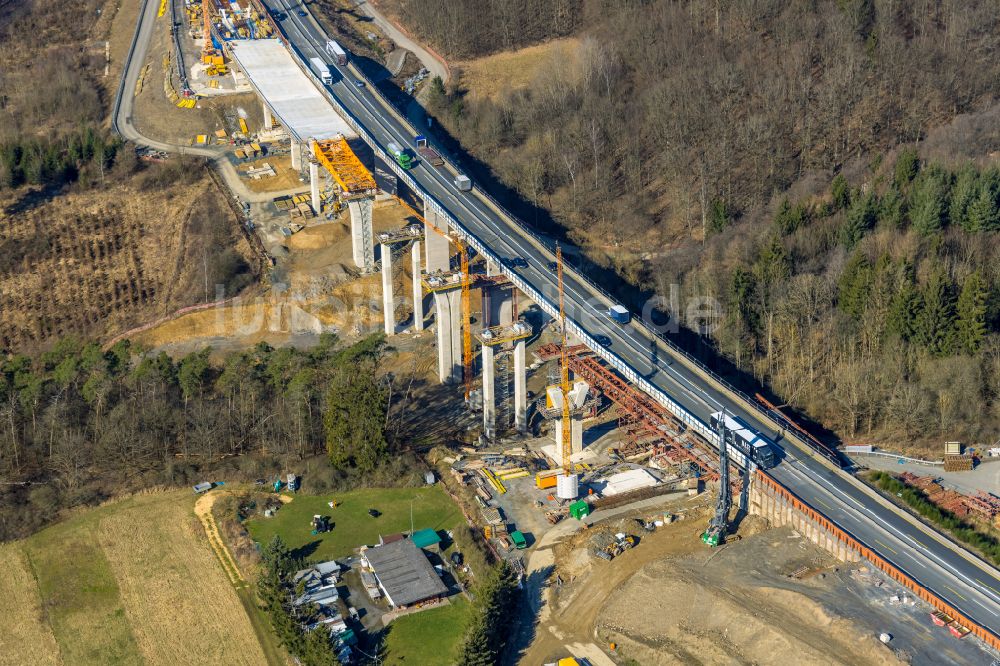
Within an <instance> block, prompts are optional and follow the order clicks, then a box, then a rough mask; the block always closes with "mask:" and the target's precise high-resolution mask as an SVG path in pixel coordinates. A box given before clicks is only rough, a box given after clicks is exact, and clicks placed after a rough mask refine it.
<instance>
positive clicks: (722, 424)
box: [701, 411, 750, 547]
mask: <svg viewBox="0 0 1000 666" xmlns="http://www.w3.org/2000/svg"><path fill="white" fill-rule="evenodd" d="M749 466H750V465H749V461H748V462H747V467H748V468H749ZM732 505H733V495H732V492H731V490H730V488H729V443H728V442H727V441H726V412H725V411H723V412H722V418H720V419H719V501H718V502H717V503H716V505H715V515H714V516H712V520H711V521H710V522H709V523H708V529H707V530H705V533H704V534H702V535H701V540H702V541H703V542H705V543H706V544H707V545H709V546H713V547H714V546H718V545H719V544H720V543H722V542H723V541H724V540H725V537H726V523H727V522H728V520H729V509H730V508H731V507H732Z"/></svg>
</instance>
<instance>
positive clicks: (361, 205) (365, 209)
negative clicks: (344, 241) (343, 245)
mask: <svg viewBox="0 0 1000 666" xmlns="http://www.w3.org/2000/svg"><path fill="white" fill-rule="evenodd" d="M374 201H375V200H374V198H373V197H358V198H356V199H350V200H349V201H348V202H347V209H348V211H350V214H351V251H352V254H353V257H354V265H355V266H357V267H358V268H360V269H361V270H362V271H364V272H365V273H371V272H372V271H373V270H374V269H375V239H374V237H373V236H372V208H373V207H374Z"/></svg>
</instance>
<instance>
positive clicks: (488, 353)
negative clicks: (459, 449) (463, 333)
mask: <svg viewBox="0 0 1000 666" xmlns="http://www.w3.org/2000/svg"><path fill="white" fill-rule="evenodd" d="M495 356H496V350H495V349H494V348H493V347H492V346H490V345H483V435H484V436H485V437H486V439H487V440H488V441H491V442H492V441H493V440H494V439H495V438H496V434H497V399H496V363H495Z"/></svg>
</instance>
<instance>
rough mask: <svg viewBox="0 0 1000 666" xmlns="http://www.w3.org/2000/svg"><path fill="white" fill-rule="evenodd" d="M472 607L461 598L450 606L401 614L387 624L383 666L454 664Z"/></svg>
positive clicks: (456, 599) (454, 598)
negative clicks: (391, 665) (388, 665)
mask: <svg viewBox="0 0 1000 666" xmlns="http://www.w3.org/2000/svg"><path fill="white" fill-rule="evenodd" d="M471 608H472V606H471V605H470V604H469V602H468V601H466V600H465V598H464V597H461V596H455V597H452V598H451V604H450V605H448V606H442V607H441V608H434V609H432V610H426V611H421V612H419V613H414V614H413V615H404V616H403V617H401V618H399V619H398V620H394V621H393V622H392V624H390V625H389V635H388V637H387V638H386V642H385V656H386V658H385V662H383V663H385V664H454V663H457V662H458V650H459V647H460V646H461V644H462V636H463V634H464V633H465V623H466V622H467V621H468V617H469V611H470V610H471Z"/></svg>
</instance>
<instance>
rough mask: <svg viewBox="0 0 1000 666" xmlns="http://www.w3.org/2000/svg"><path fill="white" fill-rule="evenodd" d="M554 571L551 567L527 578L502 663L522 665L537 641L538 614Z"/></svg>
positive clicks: (544, 568)
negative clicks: (528, 650) (533, 643)
mask: <svg viewBox="0 0 1000 666" xmlns="http://www.w3.org/2000/svg"><path fill="white" fill-rule="evenodd" d="M553 571H555V567H554V566H552V565H549V566H547V567H543V568H541V569H538V570H537V571H532V572H531V573H530V574H528V576H527V577H525V579H524V586H523V589H522V590H521V603H520V604H518V608H519V609H520V613H519V614H518V617H517V619H516V620H515V622H514V626H513V627H512V631H511V635H510V640H508V641H507V648H506V649H505V650H504V654H503V657H502V659H501V663H503V664H505V665H508V666H514V664H518V663H520V662H521V660H522V659H523V658H524V655H525V652H526V651H527V649H528V646H529V645H531V643H532V641H534V640H535V635H536V634H537V632H538V613H539V611H540V610H541V608H542V598H543V594H544V591H545V588H546V587H547V586H548V585H549V578H550V577H551V575H552V572H553Z"/></svg>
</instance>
